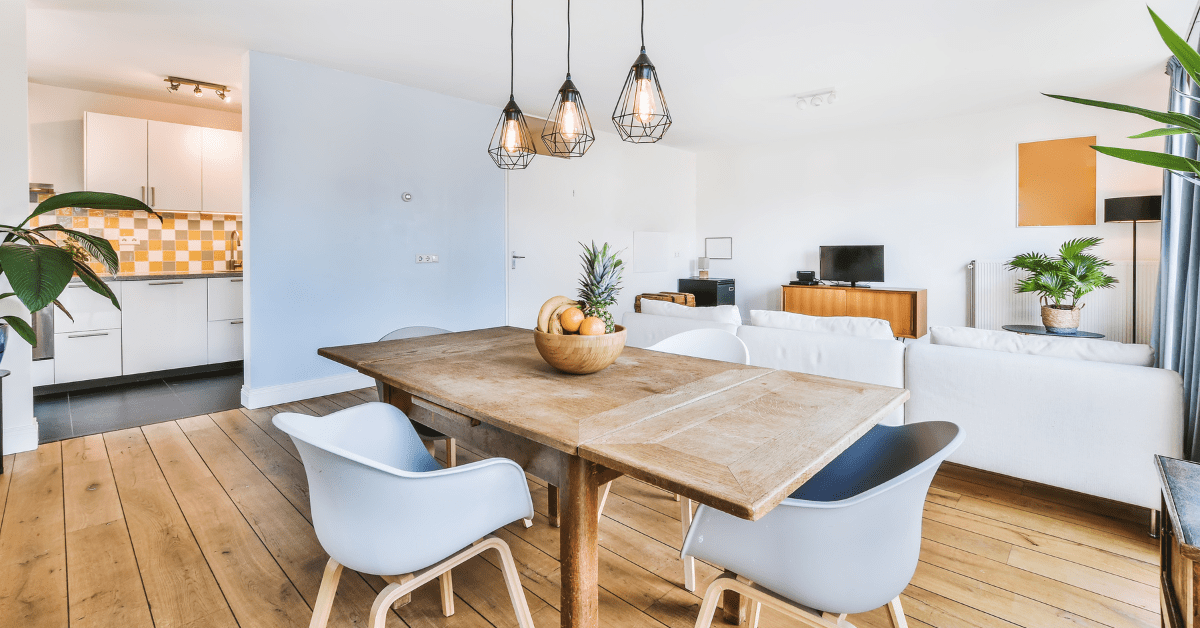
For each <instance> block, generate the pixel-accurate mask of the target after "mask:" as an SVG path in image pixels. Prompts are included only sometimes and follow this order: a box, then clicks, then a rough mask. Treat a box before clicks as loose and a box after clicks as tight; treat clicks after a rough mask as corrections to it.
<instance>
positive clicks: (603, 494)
mask: <svg viewBox="0 0 1200 628" xmlns="http://www.w3.org/2000/svg"><path fill="white" fill-rule="evenodd" d="M611 489H612V482H605V483H604V488H602V489H600V506H599V507H598V508H596V521H598V522H599V521H603V520H604V502H606V501H608V491H609V490H611Z"/></svg>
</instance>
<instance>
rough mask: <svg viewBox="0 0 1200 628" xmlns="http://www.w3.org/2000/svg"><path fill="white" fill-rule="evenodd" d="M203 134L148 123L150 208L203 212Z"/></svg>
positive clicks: (189, 128) (185, 127) (195, 129)
mask: <svg viewBox="0 0 1200 628" xmlns="http://www.w3.org/2000/svg"><path fill="white" fill-rule="evenodd" d="M203 134H204V129H202V128H200V127H198V126H190V125H186V124H173V123H171V122H159V121H157V120H149V121H147V132H146V155H147V161H146V184H147V186H148V187H149V190H150V192H149V195H150V200H149V201H148V203H147V204H149V205H150V206H151V207H153V208H154V209H161V210H164V211H175V212H198V211H200V210H201V207H202V206H201V202H200V194H201V191H200V190H201V176H202V170H201V150H202V147H203V145H204V143H203Z"/></svg>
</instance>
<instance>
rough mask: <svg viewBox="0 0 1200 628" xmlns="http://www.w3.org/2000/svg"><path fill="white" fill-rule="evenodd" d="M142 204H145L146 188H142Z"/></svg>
mask: <svg viewBox="0 0 1200 628" xmlns="http://www.w3.org/2000/svg"><path fill="white" fill-rule="evenodd" d="M142 202H143V203H145V202H146V186H144V185H143V186H142Z"/></svg>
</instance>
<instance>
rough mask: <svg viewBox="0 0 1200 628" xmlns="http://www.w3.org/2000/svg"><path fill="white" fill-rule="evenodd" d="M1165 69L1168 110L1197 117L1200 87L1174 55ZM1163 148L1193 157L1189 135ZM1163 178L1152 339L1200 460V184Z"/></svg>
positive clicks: (1189, 444)
mask: <svg viewBox="0 0 1200 628" xmlns="http://www.w3.org/2000/svg"><path fill="white" fill-rule="evenodd" d="M1167 71H1168V72H1169V73H1170V75H1171V97H1170V98H1171V100H1170V110H1171V111H1176V112H1180V113H1186V114H1189V115H1193V116H1200V101H1198V100H1200V88H1198V87H1197V86H1196V85H1194V84H1192V81H1191V80H1190V79H1189V78H1188V76H1187V73H1186V72H1184V71H1183V66H1181V65H1179V61H1177V60H1176V59H1175V58H1174V57H1172V58H1171V60H1170V62H1169V63H1168V64H1167ZM1188 96H1192V97H1195V98H1197V99H1198V100H1193V99H1191V98H1188ZM1166 151H1167V152H1168V153H1170V154H1172V155H1181V156H1184V157H1190V158H1192V159H1196V158H1197V150H1196V142H1195V140H1193V139H1192V137H1191V136H1190V135H1174V136H1168V138H1167V146H1166ZM1163 177H1164V180H1163V208H1162V257H1161V260H1160V262H1159V273H1158V300H1157V303H1156V304H1155V308H1154V331H1153V335H1152V337H1151V341H1150V342H1151V344H1152V345H1153V347H1154V350H1155V354H1156V355H1157V356H1158V357H1157V361H1158V366H1159V367H1161V368H1165V369H1171V370H1173V371H1178V372H1179V374H1180V375H1182V376H1183V395H1184V408H1185V412H1186V416H1185V417H1184V420H1185V421H1186V423H1185V427H1184V442H1183V451H1184V455H1185V456H1186V457H1187V458H1188V459H1189V460H1195V461H1200V425H1198V422H1200V414H1198V412H1197V408H1198V406H1200V350H1198V349H1200V324H1198V322H1200V321H1198V320H1197V316H1198V314H1200V307H1198V305H1200V185H1197V184H1194V183H1191V182H1189V181H1187V180H1185V179H1184V178H1183V177H1181V176H1179V175H1176V174H1173V173H1171V172H1170V171H1164V174H1163ZM1130 418H1131V419H1133V418H1134V417H1130Z"/></svg>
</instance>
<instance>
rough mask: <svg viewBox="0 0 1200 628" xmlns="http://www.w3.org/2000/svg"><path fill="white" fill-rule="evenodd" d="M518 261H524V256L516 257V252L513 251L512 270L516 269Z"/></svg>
mask: <svg viewBox="0 0 1200 628" xmlns="http://www.w3.org/2000/svg"><path fill="white" fill-rule="evenodd" d="M519 259H525V256H524V255H517V252H516V251H513V252H512V267H513V270H516V269H517V260H519Z"/></svg>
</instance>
